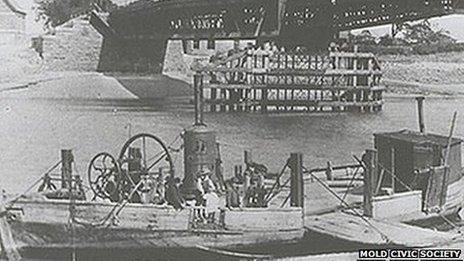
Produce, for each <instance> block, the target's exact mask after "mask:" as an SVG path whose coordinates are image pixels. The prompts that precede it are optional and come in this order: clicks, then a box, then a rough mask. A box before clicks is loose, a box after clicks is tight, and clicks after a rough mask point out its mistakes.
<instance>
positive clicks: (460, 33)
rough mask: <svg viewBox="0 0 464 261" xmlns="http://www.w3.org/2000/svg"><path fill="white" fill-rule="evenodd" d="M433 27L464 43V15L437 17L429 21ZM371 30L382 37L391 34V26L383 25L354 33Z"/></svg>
mask: <svg viewBox="0 0 464 261" xmlns="http://www.w3.org/2000/svg"><path fill="white" fill-rule="evenodd" d="M429 22H430V23H431V24H432V27H433V28H434V29H437V30H445V31H448V32H449V34H450V35H451V36H452V37H453V38H454V39H456V40H458V41H459V42H464V15H461V14H459V15H448V16H443V17H435V18H431V19H429ZM366 29H367V30H370V31H371V33H373V34H374V35H377V36H382V35H385V34H388V33H390V31H391V25H382V26H376V27H371V28H365V29H361V30H355V31H353V33H357V32H361V31H362V30H366Z"/></svg>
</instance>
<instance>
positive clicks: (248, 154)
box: [243, 150, 253, 165]
mask: <svg viewBox="0 0 464 261" xmlns="http://www.w3.org/2000/svg"><path fill="white" fill-rule="evenodd" d="M243 160H244V162H245V165H248V164H250V163H252V162H253V153H252V152H251V150H245V151H244V152H243Z"/></svg>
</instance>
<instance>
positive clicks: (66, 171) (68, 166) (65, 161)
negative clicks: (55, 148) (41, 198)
mask: <svg viewBox="0 0 464 261" xmlns="http://www.w3.org/2000/svg"><path fill="white" fill-rule="evenodd" d="M73 161H74V157H73V154H72V150H61V188H64V189H65V188H68V186H69V189H71V183H72V163H73Z"/></svg>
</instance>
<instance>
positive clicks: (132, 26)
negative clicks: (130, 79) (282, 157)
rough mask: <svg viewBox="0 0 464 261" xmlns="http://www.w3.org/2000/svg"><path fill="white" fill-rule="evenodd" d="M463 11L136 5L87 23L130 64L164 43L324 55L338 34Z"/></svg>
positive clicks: (330, 0) (354, 5) (462, 1)
mask: <svg viewBox="0 0 464 261" xmlns="http://www.w3.org/2000/svg"><path fill="white" fill-rule="evenodd" d="M462 9H464V0H138V1H135V2H132V3H130V4H127V5H125V6H122V7H118V8H114V9H113V10H111V11H110V12H109V15H105V16H102V15H101V13H99V12H96V11H94V12H92V15H91V23H92V25H93V26H94V27H95V28H96V29H97V30H98V31H99V32H100V33H101V34H103V35H104V36H105V39H106V43H105V44H106V46H107V47H109V49H111V50H112V52H113V53H115V52H116V53H118V56H120V57H125V58H124V59H133V58H131V56H138V57H139V58H140V57H142V58H143V57H155V56H158V57H162V56H164V50H165V47H166V42H167V40H168V39H181V40H189V39H190V40H191V39H195V40H200V39H208V40H218V39H254V40H257V41H258V42H259V41H267V40H272V41H274V42H276V43H277V44H278V45H281V46H289V47H293V46H296V45H299V46H306V47H309V48H324V49H325V48H326V47H327V45H328V43H329V42H330V41H332V40H333V39H334V37H335V38H336V37H337V35H338V33H339V32H341V31H345V30H352V29H359V28H366V27H370V26H376V25H384V24H400V23H404V22H408V21H414V20H419V19H424V18H431V17H437V16H444V15H449V14H453V13H455V12H458V11H459V10H462ZM134 48H135V49H137V50H136V51H135V50H133V49H134ZM129 49H131V50H132V51H128V50H129ZM157 60H158V61H159V59H157ZM110 63H111V62H110Z"/></svg>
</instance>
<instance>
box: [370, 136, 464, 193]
mask: <svg viewBox="0 0 464 261" xmlns="http://www.w3.org/2000/svg"><path fill="white" fill-rule="evenodd" d="M374 143H375V148H376V149H377V151H378V163H379V166H380V169H381V168H385V170H386V171H387V172H390V171H392V169H393V173H394V174H395V176H397V177H398V179H400V180H401V181H402V182H404V183H406V184H410V185H411V186H413V187H414V188H415V189H418V188H419V187H417V186H418V185H419V184H414V183H415V182H414V179H415V173H417V171H421V170H424V169H427V168H429V167H438V166H441V165H443V163H444V157H445V153H446V148H447V146H448V137H445V136H441V135H436V134H431V133H427V134H423V133H420V132H415V131H410V130H402V131H398V132H386V133H377V134H374ZM461 143H462V140H461V139H457V138H452V139H451V143H450V154H449V159H448V165H449V176H448V178H449V180H448V182H449V183H453V182H456V181H458V180H459V179H460V178H461V177H462V173H461V168H462V167H461ZM392 159H393V160H392ZM402 182H400V181H398V180H396V181H395V184H394V188H395V189H394V192H404V191H407V190H408V188H406V187H405V186H404V184H401V183H402ZM385 183H386V181H384V182H383V183H382V184H385Z"/></svg>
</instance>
